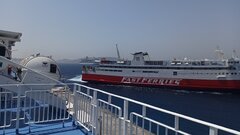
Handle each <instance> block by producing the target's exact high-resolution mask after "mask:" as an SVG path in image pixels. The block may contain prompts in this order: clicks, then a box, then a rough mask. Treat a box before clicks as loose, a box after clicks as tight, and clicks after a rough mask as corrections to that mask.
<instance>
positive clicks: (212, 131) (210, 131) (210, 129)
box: [209, 127, 218, 135]
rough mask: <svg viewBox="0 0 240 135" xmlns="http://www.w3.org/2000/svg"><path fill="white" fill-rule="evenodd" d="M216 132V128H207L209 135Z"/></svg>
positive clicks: (214, 134) (213, 134)
mask: <svg viewBox="0 0 240 135" xmlns="http://www.w3.org/2000/svg"><path fill="white" fill-rule="evenodd" d="M217 134H218V129H216V128H213V127H210V128H209V135H217Z"/></svg>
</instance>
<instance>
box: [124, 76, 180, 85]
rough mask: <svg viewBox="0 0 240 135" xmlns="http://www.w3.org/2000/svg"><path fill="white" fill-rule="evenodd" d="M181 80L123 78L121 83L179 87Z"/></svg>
mask: <svg viewBox="0 0 240 135" xmlns="http://www.w3.org/2000/svg"><path fill="white" fill-rule="evenodd" d="M180 81H181V80H180V79H161V78H146V77H123V78H122V80H121V83H132V84H150V85H170V86H178V85H179V84H180Z"/></svg>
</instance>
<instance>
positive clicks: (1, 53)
mask: <svg viewBox="0 0 240 135" xmlns="http://www.w3.org/2000/svg"><path fill="white" fill-rule="evenodd" d="M5 53H6V48H5V47H4V46H0V56H5Z"/></svg>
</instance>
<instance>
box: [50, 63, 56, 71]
mask: <svg viewBox="0 0 240 135" xmlns="http://www.w3.org/2000/svg"><path fill="white" fill-rule="evenodd" d="M56 72H57V65H55V64H50V73H56Z"/></svg>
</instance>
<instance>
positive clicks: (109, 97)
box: [108, 95, 112, 104]
mask: <svg viewBox="0 0 240 135" xmlns="http://www.w3.org/2000/svg"><path fill="white" fill-rule="evenodd" d="M111 102H112V96H111V95H108V103H109V104H111Z"/></svg>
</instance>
